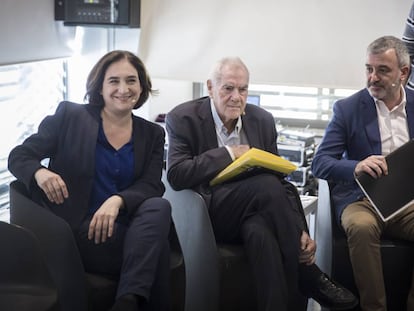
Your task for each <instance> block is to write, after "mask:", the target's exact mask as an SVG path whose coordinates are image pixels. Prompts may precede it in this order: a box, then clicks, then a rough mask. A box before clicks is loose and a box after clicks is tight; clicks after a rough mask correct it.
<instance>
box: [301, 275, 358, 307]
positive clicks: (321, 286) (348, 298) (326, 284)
mask: <svg viewBox="0 0 414 311" xmlns="http://www.w3.org/2000/svg"><path fill="white" fill-rule="evenodd" d="M303 293H304V294H305V295H306V296H307V297H308V298H312V299H313V300H315V301H316V302H317V303H319V304H320V305H321V307H325V308H328V309H332V310H348V309H353V308H355V307H356V306H357V305H358V303H359V301H358V298H357V297H355V295H354V294H352V293H351V292H350V291H349V290H347V289H346V288H345V287H343V286H342V285H340V284H338V283H336V282H334V281H332V280H330V279H329V277H328V276H327V275H326V274H325V273H320V274H319V275H318V276H317V277H315V278H314V279H312V280H310V281H309V280H308V284H306V288H304V289H303Z"/></svg>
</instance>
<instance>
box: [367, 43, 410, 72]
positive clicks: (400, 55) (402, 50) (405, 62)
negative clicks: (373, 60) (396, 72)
mask: <svg viewBox="0 0 414 311" xmlns="http://www.w3.org/2000/svg"><path fill="white" fill-rule="evenodd" d="M389 49H394V51H395V54H396V55H397V61H398V66H400V68H402V67H405V66H408V67H409V66H410V54H409V52H408V49H407V46H406V45H405V43H404V42H403V41H402V40H401V39H399V38H397V37H394V36H383V37H379V38H378V39H376V40H374V41H373V42H372V43H371V44H370V45H368V48H367V53H369V54H374V55H375V54H382V53H384V52H385V51H387V50H389Z"/></svg>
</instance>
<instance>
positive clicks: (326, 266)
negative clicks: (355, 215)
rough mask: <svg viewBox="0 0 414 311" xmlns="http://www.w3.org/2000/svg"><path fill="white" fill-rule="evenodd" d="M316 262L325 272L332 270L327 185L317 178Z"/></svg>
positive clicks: (329, 207) (329, 209)
mask: <svg viewBox="0 0 414 311" xmlns="http://www.w3.org/2000/svg"><path fill="white" fill-rule="evenodd" d="M316 241H317V243H318V244H317V249H316V263H317V265H318V266H319V267H320V268H321V269H322V271H325V272H326V273H327V274H329V275H331V272H332V216H331V197H330V192H329V185H328V182H327V181H326V180H323V179H319V185H318V217H317V218H316Z"/></svg>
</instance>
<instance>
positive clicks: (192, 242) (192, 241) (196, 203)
mask: <svg viewBox="0 0 414 311" xmlns="http://www.w3.org/2000/svg"><path fill="white" fill-rule="evenodd" d="M163 182H164V185H165V188H166V191H165V194H164V198H166V199H167V200H168V201H169V202H170V204H171V208H172V219H173V222H174V226H175V229H176V232H177V236H178V241H179V243H180V246H181V250H182V253H183V257H184V265H185V275H186V276H185V277H186V294H185V310H186V311H214V310H218V305H219V292H220V289H219V287H220V286H219V284H220V282H219V280H220V278H219V262H218V252H217V245H216V240H215V237H214V233H213V229H212V226H211V222H210V217H209V214H208V210H207V206H206V203H205V201H204V199H203V198H202V197H201V195H200V194H198V193H196V192H195V191H193V190H189V189H185V190H181V191H175V190H173V189H172V188H171V186H170V184H169V183H168V181H167V178H166V174H165V172H163Z"/></svg>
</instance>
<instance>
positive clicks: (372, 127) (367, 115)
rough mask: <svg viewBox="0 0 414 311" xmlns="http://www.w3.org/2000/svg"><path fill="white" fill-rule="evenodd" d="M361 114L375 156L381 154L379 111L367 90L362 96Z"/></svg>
mask: <svg viewBox="0 0 414 311" xmlns="http://www.w3.org/2000/svg"><path fill="white" fill-rule="evenodd" d="M361 109H362V111H361V114H362V116H363V119H364V124H365V132H366V135H367V137H368V141H369V143H370V145H371V149H372V151H373V153H374V154H381V136H380V131H379V126H378V116H377V109H376V107H375V102H374V100H373V98H372V97H371V96H370V95H369V93H368V91H367V90H365V92H364V94H363V95H362V105H361Z"/></svg>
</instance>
